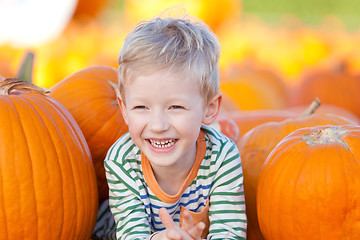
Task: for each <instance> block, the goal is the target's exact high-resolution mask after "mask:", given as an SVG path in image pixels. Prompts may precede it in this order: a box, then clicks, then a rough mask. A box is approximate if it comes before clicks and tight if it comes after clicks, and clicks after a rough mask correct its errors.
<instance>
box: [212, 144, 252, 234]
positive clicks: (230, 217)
mask: <svg viewBox="0 0 360 240" xmlns="http://www.w3.org/2000/svg"><path fill="white" fill-rule="evenodd" d="M227 144H228V147H223V148H222V149H221V150H220V151H219V153H218V159H217V161H218V162H220V163H221V164H220V167H219V168H218V170H217V173H216V175H215V178H214V181H213V184H212V189H211V192H210V199H209V200H210V207H209V219H210V228H209V235H208V239H212V240H214V239H228V240H231V239H246V228H247V219H246V213H245V196H244V188H243V172H242V167H241V160H240V154H239V151H238V149H237V148H236V145H235V144H234V143H233V142H232V141H230V142H228V143H227ZM221 160H222V161H221Z"/></svg>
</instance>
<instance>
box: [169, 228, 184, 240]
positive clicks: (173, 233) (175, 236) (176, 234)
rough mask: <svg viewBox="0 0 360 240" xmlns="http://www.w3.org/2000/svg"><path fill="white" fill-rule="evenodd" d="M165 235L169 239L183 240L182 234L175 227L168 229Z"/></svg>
mask: <svg viewBox="0 0 360 240" xmlns="http://www.w3.org/2000/svg"><path fill="white" fill-rule="evenodd" d="M165 231H166V232H165V237H166V239H167V240H181V239H182V235H181V233H179V232H178V231H176V230H175V229H166V230H165Z"/></svg>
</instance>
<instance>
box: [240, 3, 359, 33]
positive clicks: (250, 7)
mask: <svg viewBox="0 0 360 240" xmlns="http://www.w3.org/2000/svg"><path fill="white" fill-rule="evenodd" d="M358 5H359V1H358V0H344V1H340V0H318V1H311V0H291V1H289V0H276V1H270V0H246V1H243V12H244V13H248V14H256V15H257V16H259V17H261V18H262V19H264V20H265V21H266V22H268V23H274V24H275V23H278V22H281V21H282V19H283V17H284V16H285V15H295V16H297V17H298V18H299V19H300V20H301V21H302V22H303V23H304V24H306V25H311V26H316V25H319V24H322V22H323V19H324V18H326V17H328V16H331V15H332V16H336V17H338V18H339V19H341V21H342V22H343V23H344V25H345V26H346V27H347V28H348V29H349V30H357V28H358V27H359V23H360V19H359V16H360V10H359V9H358Z"/></svg>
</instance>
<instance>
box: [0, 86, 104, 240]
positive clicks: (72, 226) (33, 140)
mask: <svg viewBox="0 0 360 240" xmlns="http://www.w3.org/2000/svg"><path fill="white" fill-rule="evenodd" d="M0 116H1V117H0V149H1V150H0V169H1V178H0V191H1V193H0V196H1V197H0V206H1V210H0V226H1V231H0V239H4V240H6V239H9V240H12V239H39V240H41V239H44V240H45V239H46V240H49V239H54V240H58V239H64V240H68V239H84V240H85V239H86V240H87V239H90V237H91V235H92V232H93V228H94V226H95V223H96V217H97V211H98V201H97V198H98V195H97V187H96V176H95V171H94V166H93V163H92V161H91V155H90V151H89V148H88V146H87V143H86V141H85V138H84V136H83V134H82V132H81V130H80V128H79V126H78V125H77V123H76V121H75V120H74V118H73V117H72V116H71V114H70V113H69V112H68V111H67V110H66V109H65V108H64V106H63V105H61V104H60V103H59V102H57V101H56V100H54V99H53V98H51V97H49V96H46V95H45V94H44V91H43V90H42V89H40V88H38V87H36V86H35V85H32V84H30V83H26V82H23V81H21V80H17V79H5V80H3V81H1V82H0Z"/></svg>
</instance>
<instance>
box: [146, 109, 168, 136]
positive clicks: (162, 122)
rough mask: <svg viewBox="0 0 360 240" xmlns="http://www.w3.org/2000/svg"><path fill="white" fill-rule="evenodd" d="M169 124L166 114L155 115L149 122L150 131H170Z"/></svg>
mask: <svg viewBox="0 0 360 240" xmlns="http://www.w3.org/2000/svg"><path fill="white" fill-rule="evenodd" d="M168 128H169V122H168V119H167V117H166V115H165V114H162V113H154V114H152V115H151V119H150V121H149V129H150V130H151V131H153V132H163V131H166V130H168Z"/></svg>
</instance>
